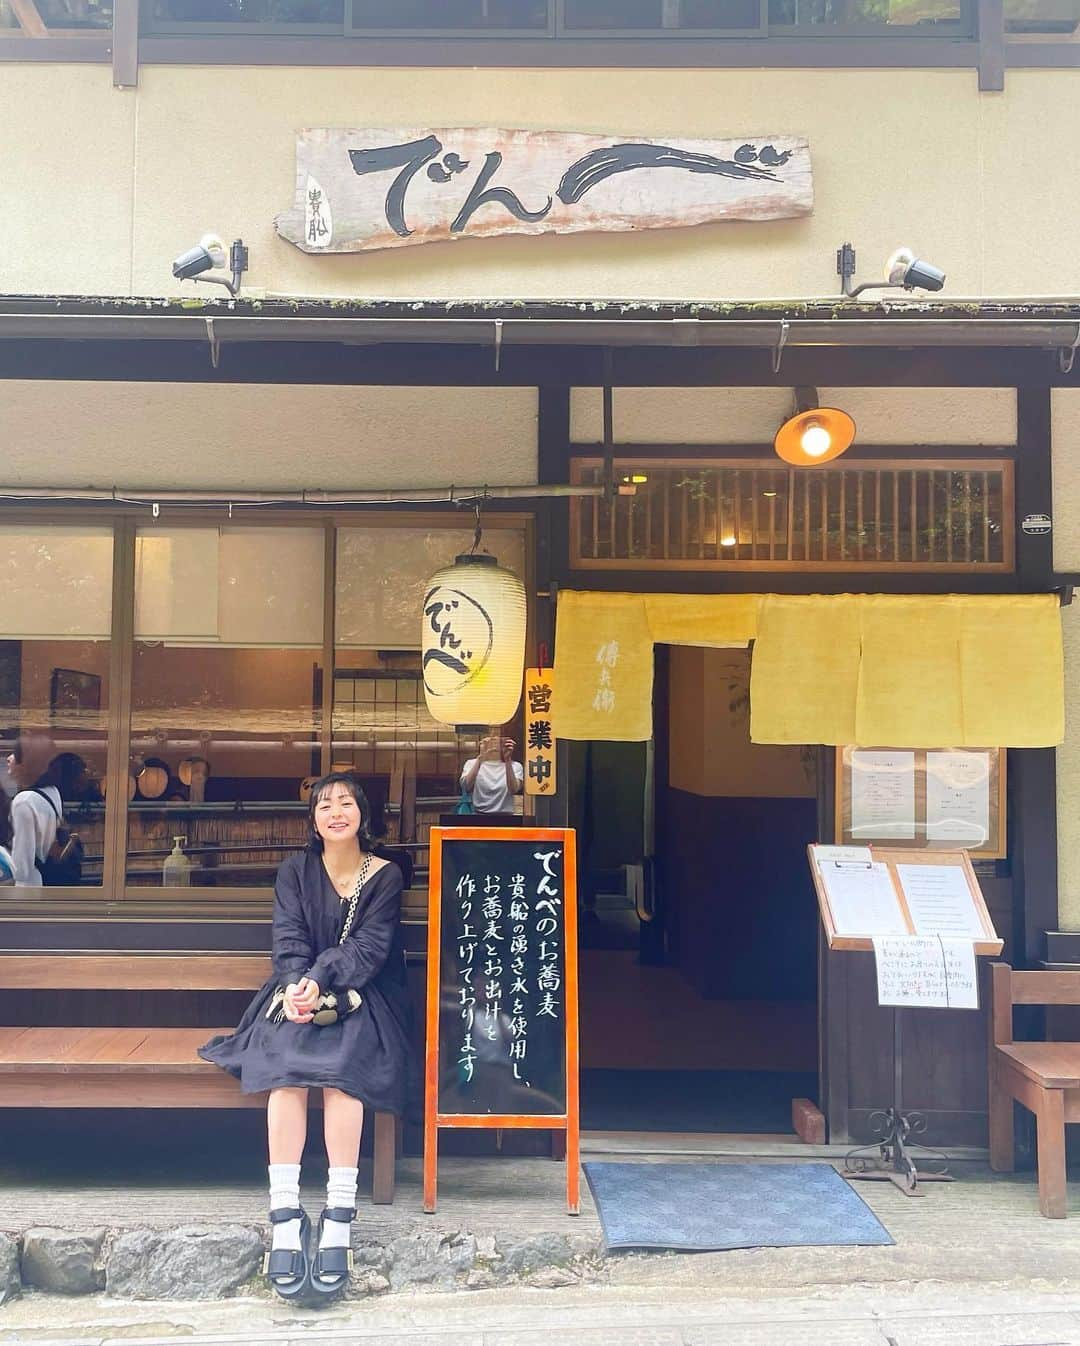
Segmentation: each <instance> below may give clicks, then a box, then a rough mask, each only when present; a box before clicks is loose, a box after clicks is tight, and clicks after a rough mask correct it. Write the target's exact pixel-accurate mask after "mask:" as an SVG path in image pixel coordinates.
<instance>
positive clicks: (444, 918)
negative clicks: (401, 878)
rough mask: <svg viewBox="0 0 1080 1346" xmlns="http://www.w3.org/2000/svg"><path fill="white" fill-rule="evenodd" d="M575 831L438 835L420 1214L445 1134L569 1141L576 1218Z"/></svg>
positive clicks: (432, 1198)
mask: <svg viewBox="0 0 1080 1346" xmlns="http://www.w3.org/2000/svg"><path fill="white" fill-rule="evenodd" d="M575 840H576V839H575V833H574V831H573V830H572V829H569V828H518V827H515V828H506V829H500V828H483V827H453V828H441V827H440V828H433V829H432V832H431V869H430V879H429V892H428V897H429V906H428V996H427V1054H426V1072H425V1090H424V1210H425V1211H426V1212H427V1213H428V1214H431V1213H432V1212H434V1210H435V1207H436V1193H437V1182H438V1135H439V1131H440V1129H444V1128H467V1129H474V1130H475V1129H486V1130H500V1131H501V1130H513V1129H532V1130H552V1131H562V1132H565V1137H566V1205H567V1211H568V1213H569V1214H571V1215H577V1214H578V1212H579V1210H580V1189H579V1181H580V1180H579V1173H578V1160H579V1140H578V1136H579V1120H578V980H577V864H576V845H575Z"/></svg>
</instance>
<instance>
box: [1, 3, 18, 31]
mask: <svg viewBox="0 0 1080 1346" xmlns="http://www.w3.org/2000/svg"><path fill="white" fill-rule="evenodd" d="M18 26H19V21H18V19H16V17H15V11H14V10H13V9H12V8H11V5H10V4H9V2H8V0H0V29H2V28H18Z"/></svg>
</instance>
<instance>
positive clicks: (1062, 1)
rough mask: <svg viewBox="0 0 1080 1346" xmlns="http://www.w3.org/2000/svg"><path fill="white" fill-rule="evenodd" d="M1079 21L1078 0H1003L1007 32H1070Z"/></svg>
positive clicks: (1073, 30)
mask: <svg viewBox="0 0 1080 1346" xmlns="http://www.w3.org/2000/svg"><path fill="white" fill-rule="evenodd" d="M1078 23H1080V0H1005V31H1006V32H1007V33H1072V32H1075V31H1076V27H1077V24H1078Z"/></svg>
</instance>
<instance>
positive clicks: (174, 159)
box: [0, 63, 1080, 298]
mask: <svg viewBox="0 0 1080 1346" xmlns="http://www.w3.org/2000/svg"><path fill="white" fill-rule="evenodd" d="M1078 101H1080V70H1069V71H1065V70H1062V71H1049V70H1046V71H1010V72H1009V80H1008V87H1007V89H1006V91H1005V93H1004V94H992V95H981V96H980V95H979V93H978V92H977V89H976V80H975V74H974V72H973V71H970V70H963V71H953V70H773V71H760V70H678V71H663V70H631V71H618V70H592V71H588V72H583V71H580V70H557V69H555V70H491V69H484V70H466V69H442V70H424V71H422V72H421V71H417V70H411V69H337V68H333V69H331V68H327V69H305V68H280V67H279V68H273V67H264V68H255V69H247V68H230V67H202V68H192V67H177V66H170V67H165V66H145V67H144V68H143V69H142V71H141V72H140V82H139V87H138V88H137V89H135V90H125V91H118V90H115V89H113V88H112V85H111V79H110V72H109V70H108V68H107V67H105V66H78V65H56V66H52V65H45V64H37V63H33V64H30V63H27V64H8V65H5V66H4V72H3V79H2V80H0V126H8V127H16V126H17V127H22V128H27V131H28V133H27V134H19V135H6V136H3V137H0V181H3V182H4V183H5V191H4V193H3V194H2V195H0V231H2V236H3V238H4V244H5V247H4V254H5V256H4V265H5V278H4V286H3V288H4V289H5V290H8V291H9V292H10V291H15V292H19V291H26V292H56V291H62V292H73V291H74V292H88V293H107V294H125V293H135V294H169V293H175V292H177V290H178V288H179V287H178V284H177V282H175V281H173V280H172V277H171V274H170V262H171V260H172V258H173V257H175V256H176V255H177V254H178V253H179V252H181V251H182V250H184V249H185V248H187V247H189V246H191V244H192V243H194V242H195V241H196V240H197V239H198V238H199V236H200V235H201V234H202V233H203V232H204V231H206V230H207V229H215V230H218V231H220V232H221V233H222V234H223V235H224V236H225V238H226V239H230V238H232V237H235V236H236V235H238V234H239V235H243V237H244V239H245V241H246V242H247V243H248V244H249V245H250V248H251V272H250V275H249V277H248V280H249V283H250V285H251V286H252V287H258V288H262V289H264V290H266V291H269V292H278V293H282V292H285V293H307V294H347V295H352V296H369V297H370V296H397V297H402V296H425V297H441V296H460V297H473V296H505V297H516V296H529V297H555V296H562V297H582V296H665V297H674V298H702V297H708V298H720V297H724V296H729V295H730V296H755V297H766V296H789V295H805V294H825V295H830V294H835V293H836V285H837V280H836V274H835V252H836V248H837V247H838V245H839V244H840V243H841V242H843V241H844V240H845V239H850V240H851V241H852V242H853V243H855V245H856V247H857V248H858V250H859V268H860V269H859V276H860V279H865V278H868V277H870V276H872V275H876V274H878V270H879V267H880V266H881V264H882V262H883V260H884V258H885V257H886V256H887V254H888V253H889V252H890V251H891V250H892V249H893V248H894V247H896V246H897V245H898V244H900V243H909V244H910V245H911V246H913V247H915V248H916V249H918V250H919V251H920V252H922V253H924V254H925V255H926V256H927V257H929V258H930V259H931V260H933V261H936V262H937V263H938V264H940V265H942V266H944V267H945V268H946V269H947V270H948V276H949V279H948V290H949V293H950V294H951V295H953V296H958V295H964V294H975V293H982V294H992V293H1008V294H1018V293H1025V292H1026V293H1040V292H1051V291H1054V290H1055V289H1057V288H1058V287H1060V286H1061V285H1062V284H1063V280H1062V269H1061V263H1060V258H1061V257H1068V256H1070V255H1071V253H1072V248H1073V234H1074V224H1075V218H1076V214H1077V210H1078V207H1080V175H1077V174H1075V173H1068V172H1065V171H1056V172H1055V171H1047V160H1046V158H1045V155H1044V154H1042V153H1040V152H1039V151H1038V149H1037V147H1039V146H1041V145H1043V144H1044V143H1045V139H1046V136H1047V134H1048V133H1049V128H1053V127H1055V126H1062V125H1065V124H1067V122H1068V120H1069V118H1070V117H1071V115H1072V111H1073V110H1074V109H1075V107H1076V106H1077V103H1078ZM456 124H458V125H480V126H483V125H498V124H503V125H507V124H510V125H516V126H521V127H526V128H550V129H556V130H560V129H561V130H595V131H602V132H612V133H617V134H632V133H638V134H647V135H654V136H666V135H676V134H680V135H684V136H695V137H709V136H729V135H736V136H742V135H748V136H749V135H762V134H769V133H774V134H775V133H798V134H804V135H807V136H808V137H809V139H810V143H811V150H812V154H813V159H814V169H815V178H816V190H817V199H816V208H815V213H814V214H813V215H812V216H811V217H809V218H807V219H800V220H793V221H780V222H771V223H746V222H744V223H727V224H715V225H705V226H700V227H697V228H694V229H689V230H660V231H655V232H650V233H643V234H636V235H635V234H623V235H608V236H605V235H581V236H572V237H566V236H564V237H561V238H556V237H544V238H510V239H494V240H487V241H474V240H469V241H461V242H458V243H452V244H446V243H443V244H435V245H431V246H425V247H412V248H406V249H402V250H398V251H393V252H382V253H368V254H365V255H359V256H342V257H309V256H306V255H305V254H303V253H301V252H299V251H298V250H297V249H295V248H294V247H292V246H291V245H290V244H287V243H284V242H282V241H281V240H279V239H278V238H277V237H276V236H275V234H274V232H273V218H274V216H275V214H277V213H278V212H280V211H281V210H283V209H285V208H286V207H287V206H289V205H290V204H291V202H292V196H293V183H294V136H295V132H296V131H297V130H298V129H299V128H302V127H307V126H350V125H356V126H365V125H367V126H372V125H381V126H390V127H393V126H402V127H409V126H421V127H424V126H433V125H434V126H438V125H451V126H452V125H456ZM925 127H939V128H943V131H942V134H935V135H928V134H925V133H924V132H923V131H922V129H921V128H925ZM13 187H14V190H13ZM187 292H188V293H192V289H191V287H190V286H189V287H188V291H187Z"/></svg>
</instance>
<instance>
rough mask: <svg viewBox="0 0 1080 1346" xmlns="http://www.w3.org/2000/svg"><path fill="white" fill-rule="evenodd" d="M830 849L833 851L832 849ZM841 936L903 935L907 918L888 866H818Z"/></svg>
mask: <svg viewBox="0 0 1080 1346" xmlns="http://www.w3.org/2000/svg"><path fill="white" fill-rule="evenodd" d="M830 849H831V848H830ZM818 872H819V873H820V874H821V881H822V883H823V884H824V886H825V894H826V896H827V897H828V899H829V907H830V909H831V911H832V916H833V923H834V925H835V927H836V933H837V934H838V935H855V936H864V937H865V936H868V935H902V934H905V933H906V931H907V926H906V924H905V923H904V914H903V912H902V911H901V910H900V903H899V901H898V900H897V897H896V889H895V888H894V887H893V883H892V879H891V878H890V877H889V870H888V867H887V866H886V865H883V864H880V863H877V862H870V863H866V862H863V863H860V864H853V863H850V862H845V861H843V860H841V861H836V860H826V861H825V862H824V863H822V862H820V861H819V862H818Z"/></svg>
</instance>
